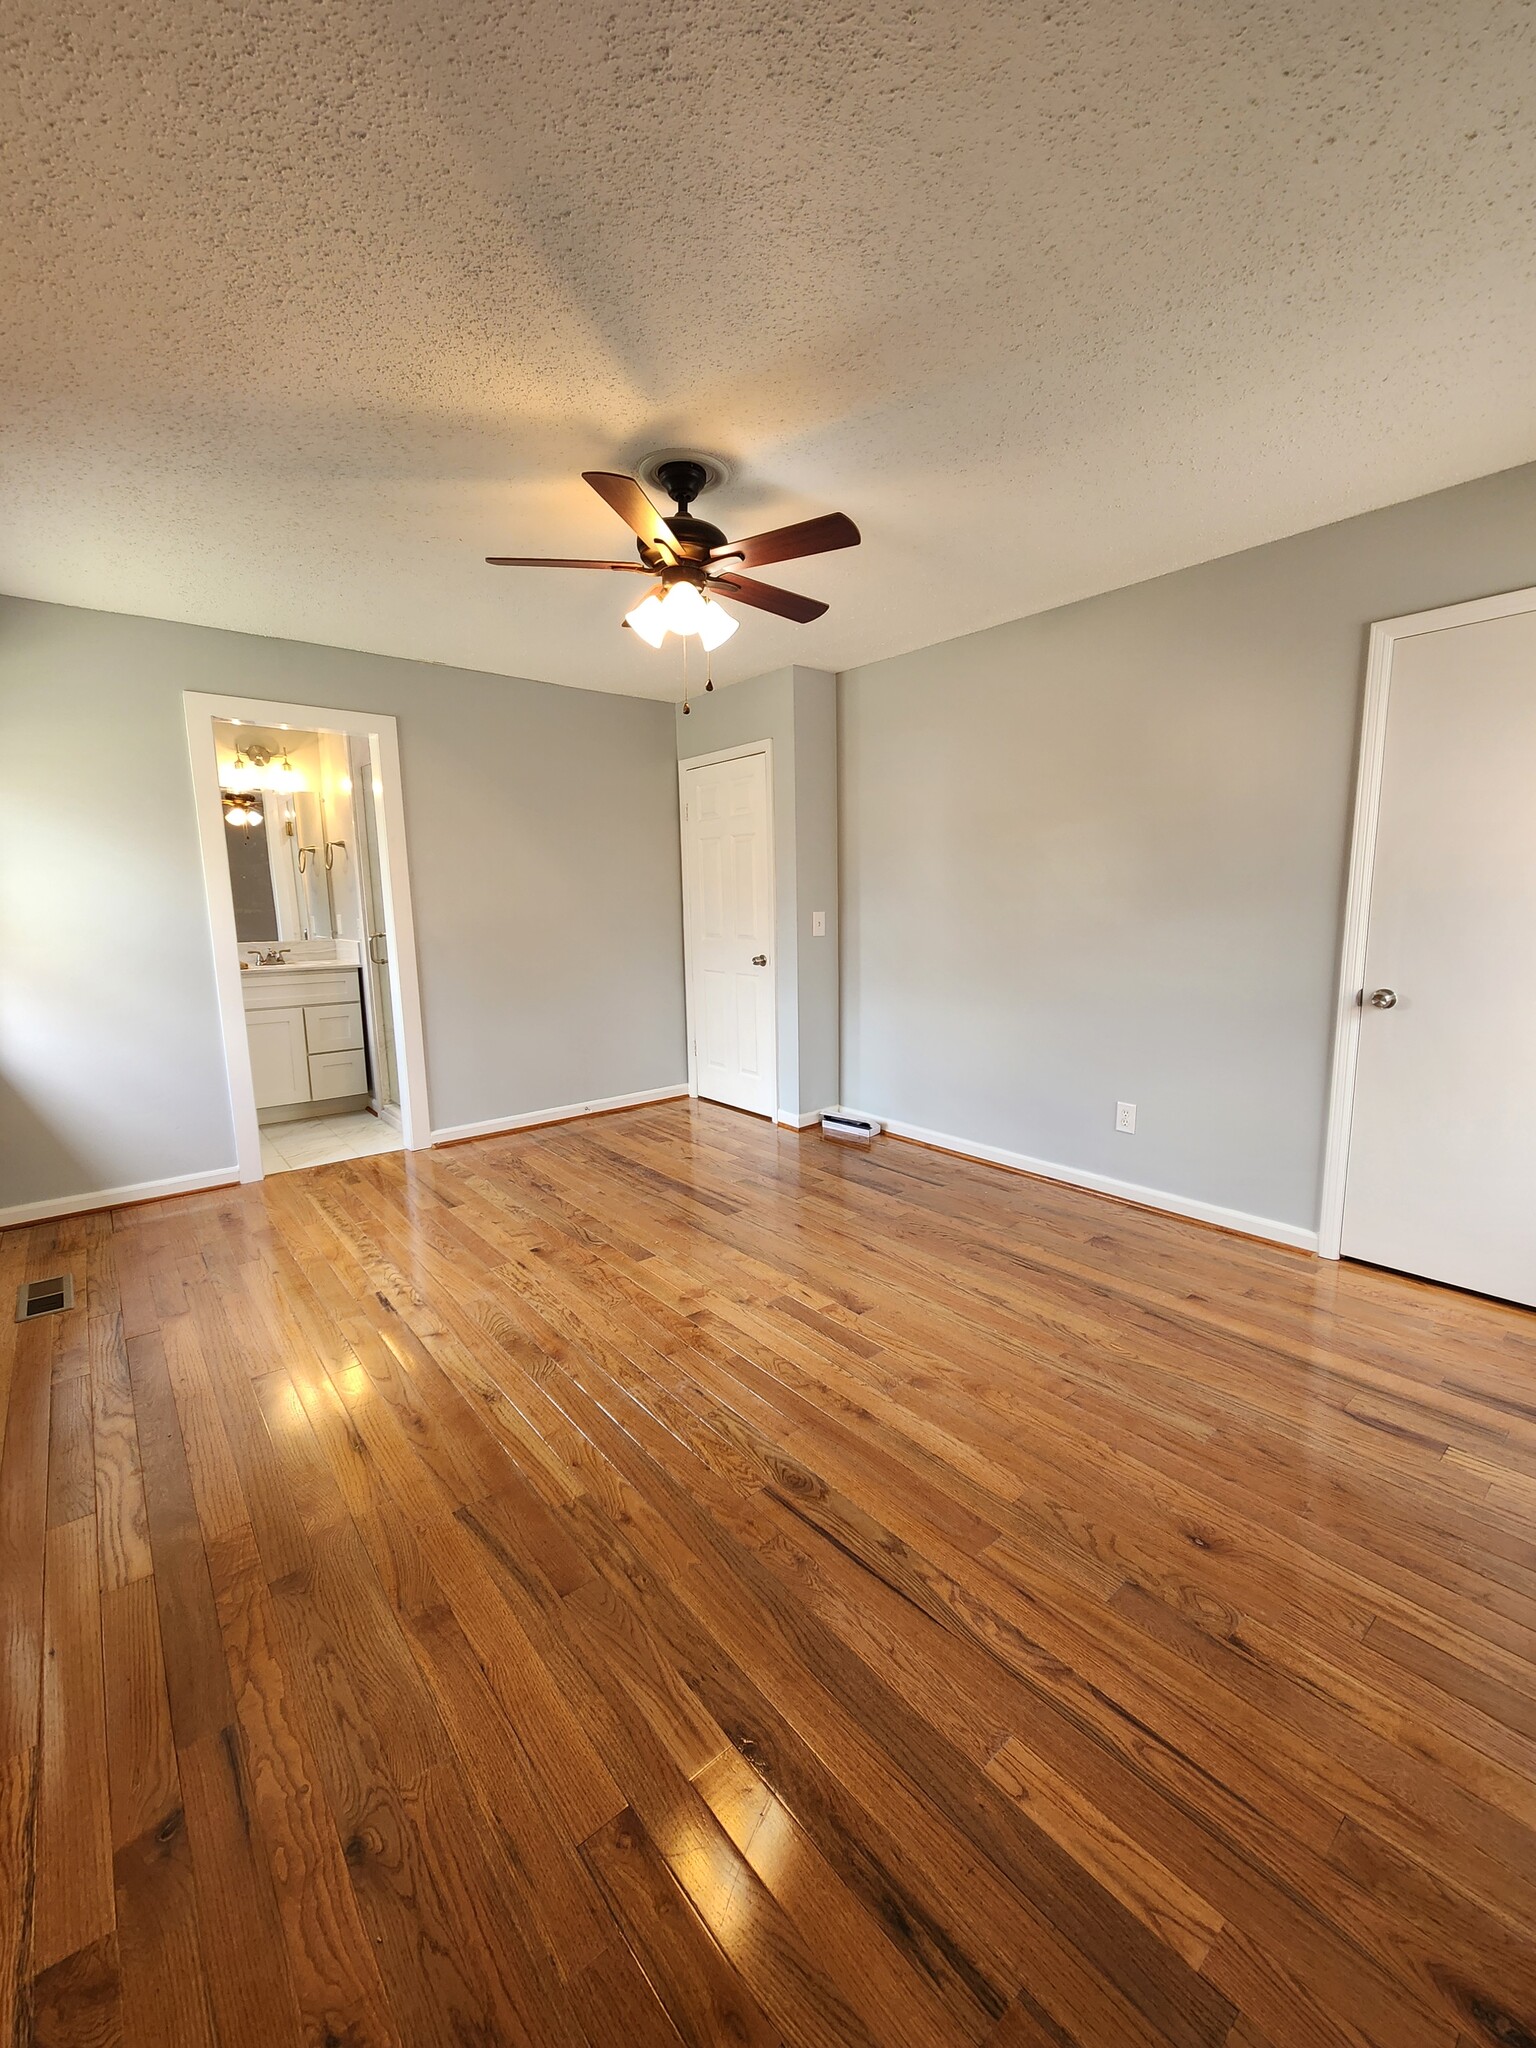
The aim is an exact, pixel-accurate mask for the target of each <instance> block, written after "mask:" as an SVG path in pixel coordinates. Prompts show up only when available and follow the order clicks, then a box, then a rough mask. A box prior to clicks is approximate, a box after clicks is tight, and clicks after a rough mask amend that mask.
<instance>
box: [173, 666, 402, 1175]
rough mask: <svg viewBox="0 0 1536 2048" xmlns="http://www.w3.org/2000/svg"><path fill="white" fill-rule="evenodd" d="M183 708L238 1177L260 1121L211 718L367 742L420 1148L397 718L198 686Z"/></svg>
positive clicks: (254, 1150)
mask: <svg viewBox="0 0 1536 2048" xmlns="http://www.w3.org/2000/svg"><path fill="white" fill-rule="evenodd" d="M182 705H183V708H184V710H185V713H186V720H187V746H188V749H189V751H190V753H191V756H192V791H193V796H194V799H195V801H196V805H197V832H198V842H199V847H200V850H201V852H202V857H203V886H204V889H205V891H206V894H207V898H208V923H209V926H210V928H211V930H212V933H213V972H214V981H215V984H216V986H217V988H218V995H219V1023H220V1028H221V1029H222V1031H223V1034H224V1064H225V1067H226V1070H227V1072H228V1074H229V1103H230V1109H231V1111H232V1113H233V1115H234V1120H235V1155H236V1159H237V1161H238V1165H239V1172H240V1178H241V1180H243V1181H255V1180H261V1179H262V1178H263V1171H262V1164H261V1130H260V1126H259V1125H258V1123H257V1121H256V1089H255V1086H254V1084H253V1082H252V1080H251V1049H250V1044H249V1042H248V1040H247V1038H246V1035H245V999H244V997H243V996H242V995H241V993H240V955H239V942H238V940H237V938H236V936H235V899H234V891H233V888H232V887H231V885H230V879H229V857H228V855H227V853H226V851H225V846H224V832H225V825H224V807H223V805H222V804H221V803H220V801H219V759H218V750H217V748H216V747H215V745H214V738H213V721H214V720H215V719H216V718H229V719H235V718H238V719H244V720H245V722H246V723H247V724H249V725H279V726H281V725H288V726H293V727H295V728H296V729H297V730H298V731H300V732H316V731H322V732H338V733H346V734H348V735H349V736H352V737H355V738H358V739H366V740H367V742H368V752H369V759H370V760H371V762H372V764H373V776H374V782H375V784H376V786H377V788H378V791H379V794H378V798H377V801H376V812H377V816H378V822H379V883H380V887H381V888H382V889H383V892H384V905H385V910H386V913H387V915H388V918H389V925H388V929H389V932H390V935H391V944H390V949H389V981H390V994H391V997H392V999H393V1002H394V1009H395V1024H396V1045H395V1052H396V1076H397V1080H398V1084H399V1090H400V1123H401V1130H402V1134H403V1136H404V1139H405V1148H406V1150H407V1151H409V1152H424V1151H425V1150H426V1149H427V1148H428V1147H429V1146H430V1145H431V1143H432V1119H431V1116H430V1115H429V1113H428V1109H427V1059H426V1046H425V1040H424V1038H423V1035H422V1028H421V988H420V984H419V982H418V979H417V973H416V928H415V924H414V922H413V920H412V917H411V882H410V869H409V866H408V863H407V859H406V851H405V807H404V802H403V799H402V796H401V789H400V740H399V732H398V729H397V727H396V724H395V721H394V719H393V718H390V717H388V716H387V715H386V714H385V713H384V712H381V711H337V710H334V709H332V708H330V707H328V706H325V705H320V704H277V703H273V702H271V701H270V700H268V699H267V698H264V697H226V696H222V695H219V696H212V695H208V694H205V693H203V692H201V691H197V690H184V691H183V692H182Z"/></svg>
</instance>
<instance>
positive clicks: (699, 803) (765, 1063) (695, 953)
mask: <svg viewBox="0 0 1536 2048" xmlns="http://www.w3.org/2000/svg"><path fill="white" fill-rule="evenodd" d="M682 785H683V787H682V799H683V882H684V907H685V916H686V920H687V931H686V939H687V947H688V1034H689V1039H690V1042H691V1045H692V1048H693V1059H694V1078H695V1085H696V1087H697V1090H698V1093H699V1094H700V1095H706V1096H708V1097H710V1099H711V1100H712V1101H715V1102H728V1103H731V1104H732V1105H733V1106H734V1107H735V1108H737V1109H750V1110H755V1111H757V1112H758V1113H759V1114H760V1115H762V1116H770V1117H771V1116H773V1115H774V1114H775V1113H776V1109H777V1089H776V1085H775V1074H774V1060H775V1040H774V972H773V836H772V835H773V824H772V819H771V818H770V816H769V810H768V757H767V755H766V753H748V754H740V755H736V756H733V757H731V758H729V759H726V760H715V761H705V762H702V763H700V764H699V765H698V766H697V767H688V766H686V765H685V767H684V771H683V776H682Z"/></svg>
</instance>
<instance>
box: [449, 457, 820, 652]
mask: <svg viewBox="0 0 1536 2048" xmlns="http://www.w3.org/2000/svg"><path fill="white" fill-rule="evenodd" d="M710 467H711V466H707V465H706V464H705V463H704V462H702V461H697V460H695V459H693V458H692V457H683V456H679V457H677V458H675V459H671V460H667V461H657V462H656V463H655V466H654V475H655V478H656V481H657V482H658V483H659V484H660V485H661V486H662V488H663V490H665V492H666V493H667V495H668V497H669V498H671V499H672V501H673V503H674V505H675V506H676V508H677V509H676V510H675V511H674V512H672V513H669V514H666V515H663V514H662V513H661V512H659V511H657V509H656V507H655V506H654V505H653V504H652V503H651V501H650V499H649V498H648V497H647V495H646V493H645V491H644V489H643V488H642V487H641V485H640V484H639V483H637V482H636V480H635V479H634V477H632V476H619V475H616V474H614V473H613V472H612V471H610V470H605V469H588V470H584V471H583V472H582V480H583V482H585V483H589V484H590V485H591V486H592V488H593V490H594V491H596V493H597V495H598V496H599V497H600V498H601V499H602V500H603V502H604V504H606V505H610V506H612V508H613V510H614V511H615V512H617V513H618V515H619V517H620V518H621V519H622V520H623V521H624V523H625V525H626V526H628V527H629V528H630V530H631V531H632V532H633V533H634V534H635V535H636V536H637V540H636V549H637V552H638V554H639V556H640V559H639V561H638V562H581V561H564V560H559V559H554V560H551V559H548V558H541V557H539V556H537V555H487V556H486V558H485V559H486V561H487V562H489V563H490V564H491V565H492V567H494V568H498V569H619V570H622V571H625V572H627V573H629V574H634V575H640V576H652V577H654V578H656V582H655V584H654V585H653V587H652V589H651V590H649V591H648V592H647V593H646V595H645V596H644V597H643V598H642V599H641V600H640V602H639V604H637V605H636V606H635V608H634V610H633V611H631V612H629V613H627V614H626V616H625V619H624V623H625V625H626V626H631V627H633V628H634V630H635V631H636V632H637V633H638V634H639V635H640V637H641V638H642V639H643V640H645V641H647V642H648V643H649V644H650V645H651V646H652V647H659V646H660V645H661V643H662V641H663V640H664V639H665V638H666V636H667V634H668V633H677V634H679V635H688V634H696V635H697V636H698V638H699V639H700V640H701V641H702V642H703V643H704V646H705V647H706V649H713V648H716V647H718V646H719V645H720V644H721V642H722V641H724V640H728V639H729V638H730V637H731V635H732V634H733V633H734V632H735V630H736V628H737V626H738V625H739V623H740V621H739V620H737V619H733V618H732V617H731V615H730V613H729V612H727V611H722V610H721V608H720V606H719V605H718V603H717V602H716V599H717V598H720V597H728V598H730V599H731V600H732V601H733V602H734V603H736V604H750V605H755V606H756V607H757V609H758V610H759V611H764V612H776V613H777V614H778V615H779V617H780V618H782V619H794V620H795V621H796V622H797V623H798V624H801V625H808V624H809V623H810V621H811V620H812V619H819V618H820V617H821V615H822V613H823V612H824V611H825V610H826V609H827V607H826V606H825V605H824V604H823V603H822V602H821V601H820V599H819V598H814V597H801V596H800V595H799V594H798V592H796V591H793V590H783V589H781V588H780V587H779V586H778V584H776V583H759V582H758V581H757V580H756V578H755V577H752V576H744V575H743V574H742V573H741V572H742V570H743V569H757V568H761V567H762V566H763V565H764V564H766V563H768V562H792V561H795V560H797V559H798V558H799V557H800V556H802V555H824V554H829V553H830V552H831V551H832V550H833V549H834V548H851V547H857V546H858V543H859V529H858V528H857V527H856V526H855V525H854V523H853V521H852V520H851V519H850V518H848V516H847V515H846V514H845V513H842V512H824V513H823V514H822V515H821V517H820V518H819V519H801V520H799V521H797V522H796V524H795V525H793V526H777V527H775V528H774V529H773V531H772V532H771V533H755V534H752V535H750V536H749V537H748V538H747V539H746V540H727V539H726V537H725V535H724V534H723V533H722V532H721V531H720V529H719V527H718V526H711V525H710V523H709V521H708V520H707V519H696V518H694V516H693V515H692V513H691V512H690V511H689V509H688V508H689V507H690V506H691V505H692V503H693V501H694V499H695V498H697V497H698V496H699V494H700V492H701V491H704V490H706V489H707V488H708V487H709V485H710V484H711V483H712V482H714V481H716V480H717V477H718V474H719V472H718V471H717V472H716V476H711V474H710Z"/></svg>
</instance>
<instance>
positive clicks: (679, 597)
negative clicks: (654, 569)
mask: <svg viewBox="0 0 1536 2048" xmlns="http://www.w3.org/2000/svg"><path fill="white" fill-rule="evenodd" d="M624 622H625V624H626V625H628V626H632V627H633V628H634V630H635V631H636V632H637V633H638V634H639V635H640V638H641V639H642V640H644V641H645V642H646V643H647V645H648V646H651V647H660V645H661V643H662V641H663V640H664V639H665V638H666V637H667V635H668V634H669V633H675V634H676V635H677V636H678V638H679V639H680V640H682V639H687V638H688V637H689V636H690V635H693V636H696V637H697V638H698V639H699V640H701V641H702V642H703V644H704V646H705V647H706V648H707V649H708V650H710V651H711V652H713V651H714V649H715V648H717V647H719V646H722V645H723V644H724V642H725V641H727V640H729V639H730V637H731V635H732V634H733V633H734V632H735V630H736V628H737V626H738V625H739V624H740V623H741V622H740V620H739V619H733V618H732V617H731V615H730V613H729V612H727V611H722V610H721V608H720V606H719V605H717V604H715V603H714V602H713V601H712V600H711V599H710V598H708V597H706V596H705V594H704V593H703V591H701V590H700V589H698V588H697V586H696V585H694V584H692V583H685V582H683V581H681V580H679V581H678V582H676V583H673V584H670V585H669V586H668V587H667V588H666V589H665V590H660V589H658V590H652V591H649V592H648V593H647V594H646V596H644V597H643V598H642V599H641V600H640V602H639V604H637V605H636V606H635V608H634V610H633V611H632V612H627V613H626V614H625V620H624Z"/></svg>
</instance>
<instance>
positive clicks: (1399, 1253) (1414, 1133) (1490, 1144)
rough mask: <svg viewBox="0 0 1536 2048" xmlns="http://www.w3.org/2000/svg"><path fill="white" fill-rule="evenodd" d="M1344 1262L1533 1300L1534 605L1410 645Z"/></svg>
mask: <svg viewBox="0 0 1536 2048" xmlns="http://www.w3.org/2000/svg"><path fill="white" fill-rule="evenodd" d="M1362 979H1363V982H1364V987H1363V989H1362V990H1361V991H1360V997H1361V1009H1360V1026H1359V1052H1358V1059H1357V1066H1356V1072H1355V1084H1354V1104H1353V1114H1352V1117H1351V1121H1350V1129H1349V1144H1348V1160H1347V1166H1346V1169H1345V1183H1344V1218H1343V1231H1342V1239H1341V1242H1342V1249H1343V1251H1344V1253H1345V1254H1346V1256H1349V1257H1353V1258H1361V1259H1369V1260H1372V1261H1374V1262H1375V1263H1377V1264H1380V1265H1385V1266H1396V1267H1399V1268H1401V1269H1402V1270H1403V1271H1405V1272H1409V1273H1421V1274H1424V1275H1425V1276H1427V1277H1428V1278H1430V1279H1432V1280H1443V1281H1449V1282H1450V1283H1451V1284H1452V1285H1454V1286H1457V1287H1469V1288H1475V1289H1477V1290H1478V1291H1479V1292H1481V1293H1485V1294H1497V1295H1503V1296H1504V1297H1506V1298H1507V1299H1509V1300H1512V1301H1521V1302H1527V1303H1531V1304H1533V1305H1536V611H1531V610H1527V611H1520V612H1516V613H1514V614H1513V615H1512V616H1508V617H1502V618H1487V619H1483V620H1480V621H1476V622H1469V623H1467V624H1461V625H1450V626H1448V627H1447V628H1446V629H1445V630H1441V631H1422V632H1417V633H1414V634H1412V635H1409V636H1405V637H1403V638H1401V639H1399V640H1397V641H1396V643H1395V646H1394V649H1393V653H1392V659H1391V670H1390V689H1389V694H1388V698H1387V714H1386V734H1385V745H1384V753H1383V762H1382V771H1381V793H1380V813H1379V817H1378V820H1377V826H1376V839H1375V855H1374V862H1373V866H1372V870H1371V880H1370V911H1369V925H1368V933H1367V939H1366V952H1365V971H1364V975H1363V977H1362Z"/></svg>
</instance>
